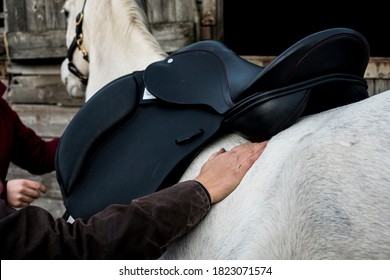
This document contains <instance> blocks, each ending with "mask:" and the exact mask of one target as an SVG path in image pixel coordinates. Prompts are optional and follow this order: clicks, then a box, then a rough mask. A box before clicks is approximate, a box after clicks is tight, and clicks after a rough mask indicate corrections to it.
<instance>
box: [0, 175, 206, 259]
mask: <svg viewBox="0 0 390 280" xmlns="http://www.w3.org/2000/svg"><path fill="white" fill-rule="evenodd" d="M209 209H210V201H209V198H208V194H207V192H206V191H205V190H204V188H202V186H201V185H200V184H199V183H197V182H196V181H185V182H182V183H178V184H176V185H174V186H172V187H170V188H166V189H164V190H161V191H159V192H157V193H153V194H151V195H148V196H145V197H143V198H139V199H135V200H133V201H132V202H131V204H130V205H112V206H110V207H108V208H106V209H105V210H103V211H101V212H99V213H98V214H96V215H94V216H92V217H91V218H90V219H89V220H88V221H85V220H81V219H80V220H76V221H75V222H74V223H73V224H70V223H67V222H66V221H65V220H64V219H61V218H59V219H57V220H54V219H53V218H52V216H51V215H50V214H49V212H47V211H46V210H44V209H42V208H39V207H36V206H28V207H25V208H23V209H21V210H19V211H11V210H10V207H9V206H8V205H6V204H5V202H4V201H3V200H2V201H1V202H0V235H1V236H0V240H1V241H0V242H1V245H0V248H1V250H0V255H1V259H157V258H159V257H160V256H161V255H162V254H163V253H164V252H165V251H166V249H167V248H168V246H169V245H170V244H171V243H172V242H173V241H175V240H177V239H178V238H180V237H181V236H183V235H184V234H185V233H187V232H188V231H189V230H190V229H192V228H193V227H194V226H195V225H196V224H198V223H199V222H200V221H201V220H202V218H203V217H204V216H205V215H206V214H207V213H208V211H209Z"/></svg>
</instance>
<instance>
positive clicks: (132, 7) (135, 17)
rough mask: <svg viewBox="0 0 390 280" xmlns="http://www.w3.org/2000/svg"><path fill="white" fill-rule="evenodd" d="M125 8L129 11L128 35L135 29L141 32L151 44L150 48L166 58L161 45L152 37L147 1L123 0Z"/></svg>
mask: <svg viewBox="0 0 390 280" xmlns="http://www.w3.org/2000/svg"><path fill="white" fill-rule="evenodd" d="M123 6H124V7H123V8H124V9H126V10H127V15H128V21H127V22H128V28H127V30H128V32H127V33H128V34H130V33H131V32H132V30H134V29H138V31H140V33H141V35H142V36H143V38H144V39H145V40H146V41H147V42H148V43H150V46H151V47H152V48H153V49H155V50H156V51H157V52H158V53H159V54H161V55H163V56H165V55H166V54H165V52H164V51H163V50H162V49H161V46H160V44H159V43H158V41H157V40H156V38H155V37H154V36H153V35H152V31H151V27H150V24H149V19H148V11H151V9H150V7H149V5H148V2H147V0H123Z"/></svg>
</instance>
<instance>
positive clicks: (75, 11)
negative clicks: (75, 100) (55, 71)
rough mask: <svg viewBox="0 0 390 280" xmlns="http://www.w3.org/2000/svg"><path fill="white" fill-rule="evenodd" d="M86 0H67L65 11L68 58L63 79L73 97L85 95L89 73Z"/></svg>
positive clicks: (62, 74)
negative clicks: (85, 19)
mask: <svg viewBox="0 0 390 280" xmlns="http://www.w3.org/2000/svg"><path fill="white" fill-rule="evenodd" d="M85 4H86V1H84V0H66V1H65V3H64V6H63V12H64V14H65V16H66V18H67V31H66V45H67V48H68V52H67V58H66V59H65V60H64V61H63V62H62V65H61V79H62V82H63V83H64V84H65V86H66V90H67V92H68V94H69V95H70V96H72V97H85V92H86V86H87V82H88V75H89V63H88V50H87V45H86V42H85V41H84V40H83V39H84V38H85V37H86V36H85V34H87V33H88V28H87V27H86V26H84V24H83V23H84V9H85V7H84V6H85Z"/></svg>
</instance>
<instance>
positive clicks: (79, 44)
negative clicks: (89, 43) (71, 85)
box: [67, 0, 89, 84]
mask: <svg viewBox="0 0 390 280" xmlns="http://www.w3.org/2000/svg"><path fill="white" fill-rule="evenodd" d="M86 3H87V0H84V4H83V8H82V10H81V12H80V13H79V14H78V15H77V16H76V36H75V37H74V38H73V41H72V43H71V44H70V47H69V49H68V52H67V58H68V61H69V63H68V69H69V71H70V72H71V73H72V74H74V75H75V76H76V77H77V78H79V79H80V81H81V82H82V83H83V84H87V83H88V76H86V75H84V74H82V73H81V71H80V70H79V69H78V68H77V66H76V65H75V64H74V63H73V54H74V52H75V50H76V48H77V49H79V50H80V51H81V52H82V54H83V58H84V59H85V60H86V61H87V62H89V55H88V51H87V49H86V48H85V47H84V46H83V39H84V35H83V21H84V8H85V4H86Z"/></svg>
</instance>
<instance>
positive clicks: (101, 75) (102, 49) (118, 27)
mask: <svg viewBox="0 0 390 280" xmlns="http://www.w3.org/2000/svg"><path fill="white" fill-rule="evenodd" d="M121 18H127V17H126V16H125V15H123V17H122V16H120V15H119V16H117V17H116V19H121ZM106 25H108V26H105V27H104V28H100V29H99V27H97V29H96V30H94V31H93V30H91V31H92V32H93V34H91V36H94V39H93V42H94V44H93V45H91V46H90V47H89V48H90V50H89V52H90V69H89V70H90V73H89V80H90V81H91V83H89V84H88V87H87V91H86V99H88V98H90V97H91V96H92V95H93V94H95V93H96V91H98V90H99V89H100V88H101V87H102V86H104V85H105V84H107V83H108V82H110V81H112V80H114V79H115V78H118V77H120V76H123V75H125V74H129V73H132V72H134V71H139V70H144V69H145V68H146V67H147V66H148V65H149V64H151V63H153V62H155V61H158V60H162V59H164V57H165V56H166V53H165V52H164V51H163V50H162V48H161V46H160V45H159V44H158V42H157V41H156V39H155V38H154V37H153V35H152V34H151V33H150V32H149V31H147V29H146V27H145V26H144V25H142V24H140V25H139V26H137V25H136V24H131V23H129V22H123V21H120V20H112V21H110V22H108V23H106ZM92 32H91V33H92ZM92 81H94V82H93V83H92Z"/></svg>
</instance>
